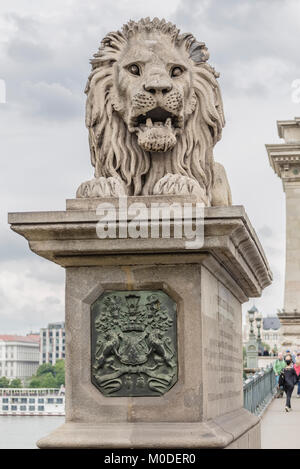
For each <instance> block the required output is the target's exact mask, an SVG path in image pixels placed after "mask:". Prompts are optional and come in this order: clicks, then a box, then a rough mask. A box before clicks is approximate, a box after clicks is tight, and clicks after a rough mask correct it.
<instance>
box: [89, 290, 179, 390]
mask: <svg viewBox="0 0 300 469" xmlns="http://www.w3.org/2000/svg"><path fill="white" fill-rule="evenodd" d="M91 315H92V317H91V325H92V331H91V333H92V341H91V342H92V383H93V384H94V385H95V386H96V387H97V388H98V389H99V390H100V391H101V392H102V393H103V394H104V395H105V396H116V397H117V396H118V397H121V396H160V395H162V394H164V393H166V392H167V391H168V390H169V389H170V388H171V387H172V386H173V385H174V384H175V383H176V381H177V331H176V303H175V302H174V301H173V300H172V299H171V298H170V297H169V296H168V295H167V294H166V293H164V292H163V291H161V290H157V291H108V292H105V293H103V294H102V295H101V296H100V297H99V298H98V299H97V300H96V301H95V302H94V303H93V304H92V306H91Z"/></svg>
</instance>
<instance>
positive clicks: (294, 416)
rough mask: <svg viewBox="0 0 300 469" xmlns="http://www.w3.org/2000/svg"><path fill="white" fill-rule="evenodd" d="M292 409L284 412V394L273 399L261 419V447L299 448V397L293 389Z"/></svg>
mask: <svg viewBox="0 0 300 469" xmlns="http://www.w3.org/2000/svg"><path fill="white" fill-rule="evenodd" d="M291 406H292V411H291V412H285V410H284V409H285V396H284V397H283V398H280V399H274V400H273V402H272V403H271V404H270V406H269V408H268V410H267V411H266V413H265V414H264V416H263V418H262V420H261V447H262V449H300V432H299V429H300V398H297V397H296V389H294V393H293V397H292V401H291Z"/></svg>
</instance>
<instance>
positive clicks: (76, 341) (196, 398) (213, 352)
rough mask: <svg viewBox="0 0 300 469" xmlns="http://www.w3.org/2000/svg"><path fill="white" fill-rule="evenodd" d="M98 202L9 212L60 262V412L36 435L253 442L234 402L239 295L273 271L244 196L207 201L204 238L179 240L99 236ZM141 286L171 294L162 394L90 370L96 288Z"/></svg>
mask: <svg viewBox="0 0 300 469" xmlns="http://www.w3.org/2000/svg"><path fill="white" fill-rule="evenodd" d="M129 199H133V200H134V198H129ZM161 199H163V200H164V201H170V198H167V197H165V198H163V197H150V198H149V197H148V198H143V197H139V201H144V202H146V204H149V203H150V202H151V201H153V200H154V201H155V202H157V201H161ZM182 200H185V199H182ZM112 201H113V203H116V202H114V200H113V199H109V200H108V202H112ZM101 202H103V199H101ZM128 202H131V200H128ZM98 203H99V200H98ZM96 205H97V201H96V200H81V201H80V200H75V201H68V202H67V210H66V211H62V212H36V213H14V214H10V215H9V222H10V223H11V227H12V229H13V230H14V231H16V232H17V233H19V234H21V235H23V236H24V237H25V238H26V239H27V240H28V241H29V246H30V248H31V249H32V251H33V252H35V253H37V254H38V255H40V256H43V257H45V258H47V259H49V260H50V261H53V262H56V263H58V264H59V265H61V266H63V267H65V269H66V370H67V371H66V423H65V424H64V425H63V426H61V427H60V428H59V429H57V430H55V431H54V432H53V433H52V434H50V435H49V436H47V437H45V438H43V439H41V440H39V442H38V446H39V447H40V448H74V447H75V448H172V447H173V448H178V447H179V448H249V447H250V448H254V447H259V446H260V423H259V419H258V418H257V417H256V416H254V415H252V414H250V413H249V412H248V411H246V410H245V409H244V408H243V386H242V367H243V358H242V324H241V322H242V315H241V304H242V303H243V302H245V301H247V300H248V298H249V297H254V296H260V294H261V291H262V289H263V288H264V287H266V286H267V285H269V283H270V282H271V273H270V270H269V267H268V263H267V261H266V258H265V256H264V253H263V250H262V248H261V245H260V243H259V241H258V239H257V236H256V234H255V231H254V230H253V228H252V227H251V224H250V222H249V220H248V218H247V215H246V214H245V211H244V209H243V207H238V206H236V207H226V208H206V209H205V225H204V234H205V236H204V244H203V246H202V247H201V248H187V247H186V241H187V240H186V239H185V238H183V239H176V238H174V237H172V236H171V238H170V239H161V238H158V239H152V238H144V239H131V238H128V237H127V238H122V239H109V238H107V239H99V238H98V237H97V234H96V223H97V221H98V217H97V215H96V211H95V208H96ZM161 223H162V222H160V224H161ZM176 223H177V221H176V219H173V220H172V226H173V228H174V226H175V225H176ZM148 290H150V291H162V292H164V293H165V294H166V295H168V296H169V297H170V298H171V299H172V301H173V302H175V303H176V305H177V308H176V310H177V357H178V358H177V365H178V378H177V381H176V382H175V384H174V385H173V386H172V387H171V389H170V390H168V391H167V392H165V393H164V394H163V395H160V396H158V395H156V396H142V397H113V396H112V395H111V396H105V395H103V394H102V393H101V391H99V389H97V387H96V386H95V385H94V384H93V383H92V379H91V362H92V355H91V354H92V352H91V350H92V344H91V327H92V324H91V305H93V304H94V303H95V301H96V300H97V299H98V298H99V296H100V295H101V294H102V293H103V292H107V291H128V292H132V291H148Z"/></svg>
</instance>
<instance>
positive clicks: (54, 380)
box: [29, 360, 65, 388]
mask: <svg viewBox="0 0 300 469" xmlns="http://www.w3.org/2000/svg"><path fill="white" fill-rule="evenodd" d="M62 384H63V385H64V384H65V361H64V360H57V362H56V364H55V365H54V366H53V365H51V364H50V363H43V364H42V365H40V366H39V367H38V369H37V372H36V374H35V375H34V376H32V378H31V380H30V382H29V387H31V388H59V387H60V386H61V385H62Z"/></svg>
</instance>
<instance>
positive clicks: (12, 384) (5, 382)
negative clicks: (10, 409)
mask: <svg viewBox="0 0 300 469" xmlns="http://www.w3.org/2000/svg"><path fill="white" fill-rule="evenodd" d="M22 386H23V385H22V381H21V380H20V379H19V378H17V379H12V380H11V381H10V380H9V379H8V378H6V377H5V376H2V378H0V388H21V387H22Z"/></svg>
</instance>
